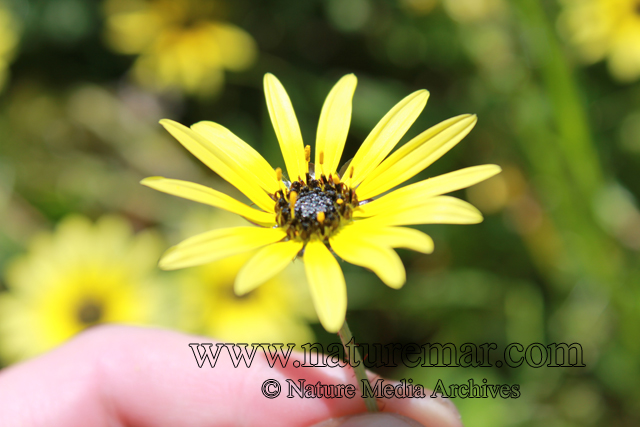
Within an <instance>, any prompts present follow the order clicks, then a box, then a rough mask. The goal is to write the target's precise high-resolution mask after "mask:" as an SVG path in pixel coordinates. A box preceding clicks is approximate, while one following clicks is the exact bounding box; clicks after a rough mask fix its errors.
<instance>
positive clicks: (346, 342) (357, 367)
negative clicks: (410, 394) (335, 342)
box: [338, 320, 378, 412]
mask: <svg viewBox="0 0 640 427" xmlns="http://www.w3.org/2000/svg"><path fill="white" fill-rule="evenodd" d="M338 336H339V337H340V340H341V341H342V345H343V346H344V351H345V354H346V355H347V358H348V360H349V365H351V367H352V368H353V372H354V373H355V374H356V380H357V382H358V389H359V390H360V395H361V396H363V399H364V404H365V405H366V406H367V410H368V411H369V412H378V402H376V398H375V397H373V396H367V397H364V395H363V393H362V390H363V385H364V383H366V384H367V385H368V386H369V387H368V388H369V390H371V384H370V383H369V378H368V377H367V370H366V369H365V368H364V363H362V359H361V358H360V352H359V351H358V349H357V348H355V342H352V343H350V342H351V341H352V340H353V335H351V330H349V325H347V321H346V320H345V321H344V324H343V325H342V328H340V330H339V331H338Z"/></svg>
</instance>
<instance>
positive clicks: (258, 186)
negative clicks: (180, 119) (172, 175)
mask: <svg viewBox="0 0 640 427" xmlns="http://www.w3.org/2000/svg"><path fill="white" fill-rule="evenodd" d="M356 84H357V80H356V77H355V76H354V75H353V74H349V75H346V76H344V77H343V78H341V79H340V80H339V81H338V83H337V84H336V85H335V86H334V87H333V89H332V90H331V92H330V93H329V95H328V96H327V99H326V100H325V103H324V106H323V107H322V112H321V114H320V121H319V124H318V132H317V138H316V150H315V166H314V164H312V163H310V160H311V147H310V146H306V147H305V146H304V144H303V142H302V135H301V133H300V128H299V126H298V121H297V118H296V115H295V112H294V110H293V106H292V105H291V101H290V99H289V96H288V95H287V92H286V91H285V89H284V87H283V86H282V84H281V83H280V81H279V80H278V79H277V78H276V77H275V76H273V75H272V74H267V75H266V76H265V78H264V89H265V94H266V98H267V107H268V110H269V115H270V117H271V122H272V124H273V126H274V128H275V132H276V136H277V138H278V141H279V143H280V148H281V150H282V154H283V157H284V162H285V165H286V168H287V171H288V177H289V180H287V179H284V175H283V172H282V170H281V169H280V168H277V169H276V170H274V169H273V168H272V167H271V166H270V165H269V163H267V161H266V160H265V159H264V158H263V157H262V156H261V155H260V154H259V153H258V152H257V151H255V150H254V149H253V148H252V147H251V146H249V145H248V144H247V143H245V142H244V141H242V140H241V139H240V138H238V137H237V136H235V135H234V134H233V133H232V132H231V131H229V130H228V129H226V128H224V127H222V126H220V125H218V124H216V123H213V122H200V123H196V124H195V125H193V126H192V127H191V128H187V127H185V126H183V125H181V124H179V123H176V122H173V121H171V120H163V121H161V123H162V124H163V126H165V128H166V129H167V130H168V131H169V132H170V133H171V134H172V135H173V136H174V137H175V138H176V139H177V140H178V141H179V142H180V143H181V144H182V145H183V146H184V147H185V148H187V149H188V150H189V151H191V153H192V154H194V155H195V156H196V157H198V158H199V159H200V160H201V161H203V162H204V163H205V164H206V165H207V166H209V167H210V168H211V169H213V170H214V171H215V172H216V173H217V174H218V175H220V176H221V177H222V178H224V179H225V180H227V181H229V182H230V183H231V184H233V185H234V186H235V187H236V188H238V189H239V190H240V191H241V192H242V193H244V194H245V195H246V196H247V197H248V198H249V199H251V201H252V202H253V203H254V204H255V205H256V208H253V207H250V206H247V205H246V204H243V203H241V202H239V201H237V200H235V199H233V198H231V197H230V196H227V195H226V194H223V193H221V192H218V191H216V190H213V189H211V188H208V187H204V186H202V185H199V184H195V183H191V182H186V181H179V180H174V179H166V178H162V177H153V178H147V179H145V180H143V181H142V183H143V184H144V185H147V186H149V187H151V188H154V189H156V190H159V191H163V192H165V193H168V194H173V195H176V196H179V197H183V198H186V199H190V200H194V201H197V202H201V203H205V204H208V205H212V206H215V207H219V208H222V209H225V210H228V211H230V212H233V213H236V214H238V215H240V216H242V217H244V218H246V219H247V220H249V221H250V222H252V223H254V224H256V225H259V226H261V227H232V228H224V229H220V230H213V231H208V232H205V233H202V234H199V235H196V236H194V237H191V238H189V239H187V240H185V241H183V242H182V243H180V244H178V245H177V246H175V247H173V248H171V249H169V251H167V253H165V255H164V256H163V258H162V259H161V260H160V267H161V268H163V269H168V270H171V269H179V268H184V267H191V266H196V265H201V264H204V263H208V262H212V261H217V260H220V259H223V258H227V257H229V256H232V255H235V254H239V253H244V252H248V251H251V250H255V249H258V248H262V249H260V250H259V251H258V252H257V253H256V254H255V255H254V256H253V257H252V258H251V259H250V260H249V261H248V262H247V263H246V264H245V265H244V266H243V267H242V269H241V270H240V272H239V273H238V276H237V278H236V281H235V288H234V289H235V292H236V294H238V295H245V294H247V293H248V292H250V291H252V290H254V289H256V288H257V287H258V286H259V285H261V284H262V283H264V282H265V281H266V280H268V279H269V278H271V277H273V276H274V275H275V274H277V273H279V272H280V271H282V270H283V269H284V268H285V267H286V266H287V265H289V264H290V263H291V261H292V260H293V259H294V258H296V257H297V256H300V255H302V256H303V257H304V258H303V260H304V265H305V270H306V274H307V279H308V281H309V285H310V289H311V296H312V299H313V302H314V306H315V308H316V312H317V313H318V317H319V318H320V322H321V323H322V325H323V326H324V327H325V329H326V330H327V331H329V332H337V331H338V330H339V329H340V328H341V327H342V325H343V323H344V320H345V315H346V310H347V289H346V283H345V279H344V276H343V274H342V270H341V268H340V265H339V264H338V261H337V260H336V259H335V257H334V255H333V254H334V253H335V254H337V255H338V256H339V257H340V258H342V259H344V260H345V261H347V262H350V263H352V264H356V265H359V266H362V267H366V268H369V269H371V270H373V271H374V272H375V273H376V274H377V275H378V277H380V279H381V280H382V281H383V282H384V283H385V284H387V285H388V286H390V287H392V288H395V289H397V288H400V287H401V286H402V285H403V284H404V282H405V280H406V277H405V274H406V273H405V270H404V266H403V265H402V261H401V260H400V257H399V256H398V254H396V252H395V251H394V250H393V248H399V247H403V248H408V249H412V250H416V251H419V252H423V253H430V252H432V251H433V241H432V240H431V238H430V237H429V236H427V235H426V234H424V233H422V232H421V231H418V230H415V229H411V228H404V227H400V226H402V225H411V224H433V223H444V224H475V223H478V222H481V221H482V215H481V214H480V212H479V211H478V210H477V209H476V208H475V207H473V206H472V205H470V204H469V203H467V202H465V201H462V200H460V199H457V198H454V197H450V196H443V195H442V194H445V193H449V192H451V191H455V190H459V189H462V188H466V187H469V186H471V185H473V184H476V183H478V182H480V181H483V180H485V179H487V178H489V177H491V176H493V175H495V174H497V173H498V172H500V168H499V167H498V166H496V165H483V166H475V167H471V168H467V169H462V170H459V171H457V172H452V173H449V174H446V175H442V176H439V177H435V178H431V179H427V180H425V181H421V182H417V183H415V184H411V185H408V186H406V187H404V188H401V189H399V190H396V191H393V192H390V193H389V194H385V193H386V192H388V191H389V190H392V189H393V188H395V187H396V186H398V185H400V184H402V183H403V182H405V181H406V180H408V179H410V178H412V177H413V176H415V175H416V174H418V173H420V172H421V171H422V170H424V169H425V168H426V167H427V166H429V165H431V164H432V163H433V162H434V161H436V160H437V159H438V158H440V157H441V156H442V155H443V154H444V153H446V152H447V151H448V150H449V149H451V148H452V147H453V146H455V145H456V144H457V143H458V142H460V141H461V140H462V138H464V137H465V136H466V135H467V134H468V133H469V132H470V131H471V129H472V128H473V127H474V125H475V123H476V116H474V115H470V114H464V115H461V116H457V117H453V118H451V119H449V120H445V121H444V122H442V123H440V124H437V125H435V126H433V127H432V128H430V129H428V130H426V131H424V132H423V133H421V134H419V135H418V136H416V137H415V138H413V139H412V140H410V141H409V142H407V143H406V144H405V145H403V146H402V147H401V148H399V149H398V150H396V151H395V152H394V153H392V154H390V153H391V151H392V150H393V148H394V147H395V146H396V144H397V143H398V142H399V141H400V139H401V138H402V136H403V135H404V134H405V132H406V131H407V130H408V129H409V127H410V126H411V125H412V124H413V122H414V121H415V120H416V119H417V117H418V115H419V114H420V113H421V112H422V109H423V108H424V106H425V105H426V103H427V98H428V97H429V92H427V91H426V90H418V91H416V92H414V93H412V94H411V95H409V96H407V97H406V98H404V99H403V100H402V101H400V102H399V103H398V104H397V105H396V106H395V107H393V108H392V109H391V111H389V112H388V113H387V114H386V115H385V116H384V117H383V118H382V119H381V120H380V122H379V123H378V124H377V125H376V127H375V128H374V129H373V131H372V132H371V133H370V134H369V136H368V137H367V139H366V140H365V141H364V143H363V144H362V146H361V147H360V149H359V150H358V152H357V153H356V155H355V157H354V158H353V159H352V160H351V161H350V162H349V163H348V165H347V166H346V167H343V169H344V171H343V172H340V173H339V172H338V165H339V163H340V158H341V157H342V151H343V149H344V145H345V142H346V139H347V133H348V131H349V125H350V122H351V103H352V98H353V94H354V92H355V88H356ZM387 156H388V157H387ZM380 195H382V196H381V197H379V198H378V199H376V200H372V199H373V198H374V197H377V196H380Z"/></svg>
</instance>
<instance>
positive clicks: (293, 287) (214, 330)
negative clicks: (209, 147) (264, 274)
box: [177, 211, 317, 344]
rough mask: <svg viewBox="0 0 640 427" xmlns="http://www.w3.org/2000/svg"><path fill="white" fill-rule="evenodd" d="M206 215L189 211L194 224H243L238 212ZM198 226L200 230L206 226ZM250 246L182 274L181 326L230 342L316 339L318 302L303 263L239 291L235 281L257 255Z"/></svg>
mask: <svg viewBox="0 0 640 427" xmlns="http://www.w3.org/2000/svg"><path fill="white" fill-rule="evenodd" d="M202 218H203V217H202V215H193V214H191V215H189V216H188V223H189V224H190V226H189V227H188V228H189V229H191V228H193V227H192V226H191V225H193V224H198V225H205V224H206V226H207V228H211V227H208V225H209V224H212V225H214V226H215V228H220V227H231V226H236V225H244V223H245V222H244V220H243V219H242V218H240V217H238V216H237V215H234V214H231V213H228V212H224V211H219V212H217V213H216V214H215V215H213V216H211V215H210V213H209V212H207V221H203V220H202ZM207 228H205V227H200V226H197V227H196V229H198V231H200V230H202V229H207ZM253 252H255V251H252V252H247V253H243V254H238V255H235V256H231V257H229V258H225V259H223V260H219V261H215V262H212V263H209V264H205V265H202V266H200V267H197V268H192V269H189V270H188V271H185V273H183V274H182V275H181V279H177V280H178V281H180V282H181V285H182V286H180V287H179V288H180V290H181V292H180V297H181V298H180V303H179V307H180V308H179V314H178V318H179V324H178V326H179V328H180V329H183V330H187V331H190V332H193V333H197V334H204V335H208V336H211V337H214V338H217V339H219V340H222V341H226V342H245V343H262V342H282V343H291V342H293V343H297V344H304V343H308V342H311V341H313V332H312V331H311V328H310V326H309V322H311V321H314V320H315V321H317V318H315V319H314V318H313V316H312V315H311V313H313V306H312V303H311V299H310V296H309V293H308V291H307V289H305V288H304V287H302V286H303V285H305V278H304V270H303V268H302V264H301V263H295V264H294V265H293V266H292V267H291V268H289V269H287V271H283V272H280V273H278V274H276V275H275V276H274V277H273V278H271V279H269V280H267V281H266V283H265V284H263V285H262V286H260V287H259V288H258V289H255V290H253V291H251V292H249V293H247V294H245V295H242V296H237V295H236V294H235V293H234V291H233V283H234V281H235V279H236V276H237V275H238V272H239V271H240V269H241V268H242V266H243V265H244V264H246V263H247V261H249V259H250V258H251V257H252V255H253Z"/></svg>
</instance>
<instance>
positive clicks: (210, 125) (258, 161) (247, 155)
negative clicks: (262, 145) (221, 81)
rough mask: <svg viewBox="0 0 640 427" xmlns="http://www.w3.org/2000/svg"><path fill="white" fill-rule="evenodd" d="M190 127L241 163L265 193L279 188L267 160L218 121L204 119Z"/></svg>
mask: <svg viewBox="0 0 640 427" xmlns="http://www.w3.org/2000/svg"><path fill="white" fill-rule="evenodd" d="M191 129H193V130H194V131H196V132H197V133H199V134H200V135H202V136H204V137H205V138H207V139H208V140H209V141H210V142H211V143H212V144H214V145H216V146H218V147H219V148H220V149H221V150H222V151H224V152H225V153H226V154H227V155H228V156H229V157H231V158H233V159H234V160H235V162H236V163H238V164H241V165H243V166H244V167H245V170H246V172H247V174H248V176H250V177H251V178H252V179H253V180H255V181H256V182H257V183H258V185H260V186H261V187H262V188H263V189H264V190H265V191H266V192H267V193H269V194H273V193H275V192H276V191H278V190H279V185H278V181H277V180H276V173H275V171H274V169H273V168H272V167H271V165H270V164H269V162H267V161H266V160H265V159H264V157H262V156H261V155H260V153H258V152H257V151H256V150H255V149H254V148H253V147H252V146H250V145H249V144H247V143H246V142H244V141H243V140H242V139H240V138H238V137H237V136H236V135H235V134H234V133H233V132H231V131H230V130H229V129H227V128H225V127H224V126H222V125H220V124H218V123H214V122H206V121H203V122H198V123H196V124H194V125H192V126H191Z"/></svg>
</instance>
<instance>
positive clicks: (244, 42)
mask: <svg viewBox="0 0 640 427" xmlns="http://www.w3.org/2000/svg"><path fill="white" fill-rule="evenodd" d="M215 9H216V3H215V2H211V1H207V0H107V1H106V3H105V8H104V10H105V14H106V35H105V36H106V40H107V43H108V45H109V46H110V47H111V48H112V49H113V50H114V51H116V52H119V53H122V54H135V55H139V57H138V58H137V59H136V61H135V63H134V65H133V75H134V77H135V79H136V80H137V81H138V82H139V83H140V84H143V85H145V86H148V87H151V88H154V89H157V90H161V91H162V90H167V89H179V90H182V91H184V92H186V93H189V94H198V95H201V96H206V95H211V94H214V93H215V92H217V91H218V90H219V89H220V87H221V86H222V84H223V82H224V70H230V71H242V70H245V69H247V68H249V67H250V66H251V65H252V64H253V62H254V61H255V58H256V55H257V48H256V44H255V42H254V40H253V38H252V37H251V36H250V35H249V34H247V33H246V32H245V31H244V30H242V29H241V28H238V27H236V26H234V25H231V24H228V23H225V22H220V21H217V20H214V19H212V18H211V17H212V16H213V15H215V12H216V10H215Z"/></svg>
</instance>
